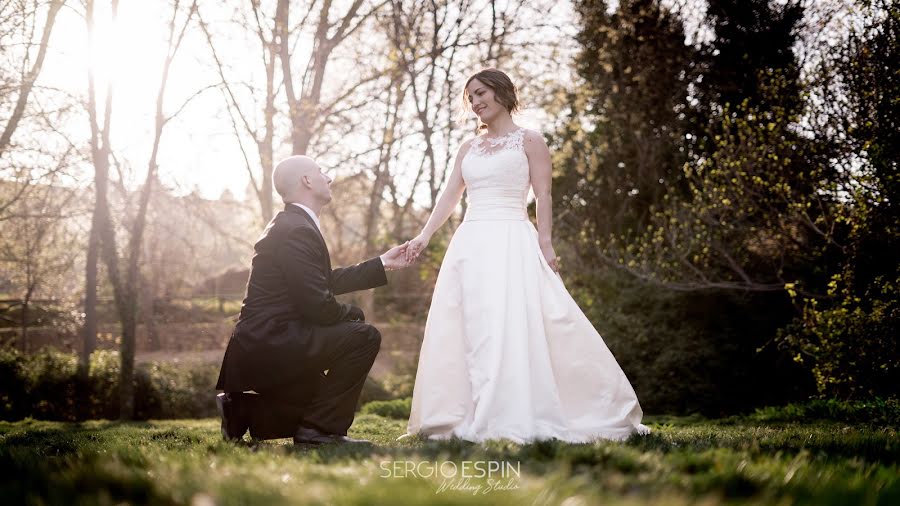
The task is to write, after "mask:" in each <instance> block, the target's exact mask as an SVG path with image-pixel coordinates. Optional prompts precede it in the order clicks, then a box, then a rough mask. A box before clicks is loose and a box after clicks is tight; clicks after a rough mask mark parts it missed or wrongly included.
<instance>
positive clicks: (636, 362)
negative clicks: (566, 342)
mask: <svg viewBox="0 0 900 506" xmlns="http://www.w3.org/2000/svg"><path fill="white" fill-rule="evenodd" d="M566 285H567V286H568V287H569V289H570V291H571V293H572V295H573V296H574V297H575V298H576V300H577V301H578V303H579V306H580V307H581V308H582V309H583V310H584V311H585V314H586V315H587V316H588V318H589V319H590V320H591V321H593V322H596V323H595V327H596V328H597V330H598V331H599V332H600V334H601V335H602V336H603V340H604V341H605V342H606V344H607V346H609V348H610V350H611V351H612V353H613V355H614V356H615V357H616V360H617V361H618V363H619V365H621V366H622V368H623V370H624V371H625V373H626V375H627V376H628V379H629V381H630V382H631V384H632V385H633V386H634V389H635V391H636V393H637V395H638V399H640V401H641V407H642V408H643V409H644V413H648V414H658V413H670V414H676V413H695V412H699V413H704V414H706V415H710V416H721V415H724V414H732V413H739V412H744V411H746V410H747V409H749V408H751V407H753V406H759V405H764V404H782V403H786V402H790V401H792V400H797V399H803V398H806V397H807V396H808V395H810V394H811V393H813V392H814V386H813V385H812V382H811V381H810V380H809V379H808V378H807V377H806V375H805V374H804V371H803V370H802V368H801V367H800V366H798V365H797V364H794V363H792V362H791V361H790V360H789V359H788V357H786V356H784V354H782V353H779V352H778V350H776V349H774V347H772V346H768V347H767V346H765V344H766V343H767V341H768V340H769V339H770V336H771V335H772V334H774V333H775V331H776V330H777V329H778V327H779V326H780V325H783V324H785V323H786V322H788V321H790V319H791V316H792V308H791V306H790V304H789V300H787V297H784V298H783V299H777V298H774V297H769V296H768V294H734V293H728V292H719V291H712V292H676V291H665V290H659V288H658V287H656V286H654V285H651V284H646V283H636V282H635V281H634V279H633V278H631V277H630V276H628V275H627V274H625V273H623V272H621V271H600V270H598V271H594V272H586V271H581V272H578V273H567V274H566ZM750 311H759V312H760V314H763V315H765V317H760V318H752V319H748V318H746V316H745V315H746V314H747V313H748V312H750ZM758 348H763V349H762V350H761V351H759V352H757V349H758Z"/></svg>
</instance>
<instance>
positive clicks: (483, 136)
mask: <svg viewBox="0 0 900 506" xmlns="http://www.w3.org/2000/svg"><path fill="white" fill-rule="evenodd" d="M519 130H522V127H520V126H518V125H517V126H516V128H513V129H512V130H510V131H509V132H506V133H505V134H501V135H498V136H496V137H488V134H483V135H479V137H480V138H481V139H483V140H487V141H494V140H497V139H502V138H504V137H509V136H510V135H512V134H514V133H516V132H518V131H519Z"/></svg>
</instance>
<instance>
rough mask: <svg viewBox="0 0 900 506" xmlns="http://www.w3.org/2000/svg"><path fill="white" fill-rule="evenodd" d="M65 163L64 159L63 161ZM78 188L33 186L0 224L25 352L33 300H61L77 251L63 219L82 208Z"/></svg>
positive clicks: (0, 254) (0, 252)
mask: <svg viewBox="0 0 900 506" xmlns="http://www.w3.org/2000/svg"><path fill="white" fill-rule="evenodd" d="M67 161H68V157H67V156H66V157H63V158H62V161H61V163H62V164H64V163H65V162H67ZM80 194H81V192H80V191H79V190H76V189H72V188H66V187H63V186H59V185H54V184H52V182H50V183H39V184H34V185H33V187H32V190H31V191H30V192H28V194H26V196H25V197H23V198H21V199H19V200H17V201H16V203H15V204H14V205H13V206H12V209H11V212H10V214H11V216H10V217H9V219H7V220H4V221H3V222H0V237H2V241H0V261H2V262H3V263H5V264H6V265H7V266H8V267H9V269H8V272H9V273H10V276H9V277H10V278H11V279H12V280H13V282H14V284H15V286H16V287H17V288H18V290H17V291H18V292H19V293H20V294H21V295H20V300H21V312H20V325H19V327H20V336H21V337H20V341H19V346H20V348H21V350H22V352H23V353H28V352H30V351H32V350H31V346H30V341H29V336H28V329H29V327H30V326H31V324H32V315H31V309H32V307H31V306H32V302H33V300H34V298H35V297H36V296H37V295H38V294H44V295H45V298H46V299H55V300H62V299H64V298H65V296H66V295H67V293H65V285H66V284H67V283H65V282H64V281H63V279H64V278H66V277H68V278H71V273H72V271H73V270H74V264H75V260H76V257H77V256H78V255H79V254H80V248H79V247H78V246H79V241H78V238H77V236H76V235H75V230H74V227H72V226H71V224H70V223H67V221H68V219H69V218H70V217H72V216H77V215H78V214H79V212H80V211H81V209H79V207H78V205H77V202H78V201H77V198H78V197H79V196H80Z"/></svg>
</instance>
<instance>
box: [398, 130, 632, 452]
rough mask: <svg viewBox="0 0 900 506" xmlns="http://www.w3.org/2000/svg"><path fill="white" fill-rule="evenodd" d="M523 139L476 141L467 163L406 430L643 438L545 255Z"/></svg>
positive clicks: (627, 389)
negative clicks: (460, 208) (530, 207)
mask: <svg viewBox="0 0 900 506" xmlns="http://www.w3.org/2000/svg"><path fill="white" fill-rule="evenodd" d="M524 136H525V130H524V129H521V128H519V129H517V130H515V131H513V132H510V133H509V134H507V135H505V136H502V137H499V138H494V139H485V138H482V137H477V138H475V139H474V140H473V141H472V143H471V145H470V148H469V151H468V153H466V155H465V157H464V158H463V161H462V165H461V169H462V176H463V179H464V181H465V183H466V188H467V194H468V196H467V203H468V207H467V211H466V215H465V218H464V220H463V222H462V223H461V224H460V226H459V227H458V228H457V230H456V231H455V233H454V235H453V238H452V239H451V241H450V244H449V246H448V247H447V252H446V254H445V256H444V260H443V263H442V264H441V268H440V271H439V273H438V278H437V282H436V284H435V288H434V295H433V297H432V301H431V309H430V310H429V312H428V320H427V322H426V324H425V337H424V340H423V342H422V348H421V352H420V354H419V364H418V371H417V373H416V383H415V387H414V391H413V399H412V411H411V413H410V418H409V422H408V426H407V432H408V434H420V435H424V436H427V437H429V438H431V439H446V438H451V437H458V438H461V439H465V440H469V441H475V442H481V441H484V440H489V439H501V438H505V439H509V440H512V441H515V442H517V443H526V442H530V441H535V440H544V439H552V438H556V439H559V440H563V441H569V442H587V441H591V440H594V439H598V438H603V439H616V440H621V439H625V438H627V437H628V436H630V435H631V434H633V433H636V432H637V433H642V434H643V433H648V432H649V429H648V428H647V427H645V426H644V425H642V424H641V417H642V416H643V413H642V411H641V407H640V404H639V403H638V400H637V396H636V395H635V393H634V389H633V388H632V387H631V384H630V383H629V382H628V378H626V377H625V374H624V372H623V371H622V369H621V368H620V367H619V364H618V363H617V362H616V360H615V358H614V357H613V355H612V353H610V351H609V349H608V348H607V347H606V344H605V343H604V342H603V339H602V338H601V337H600V335H599V334H598V333H597V331H596V330H595V329H594V327H593V325H592V324H591V322H590V321H589V320H588V319H587V317H586V316H585V315H584V313H582V311H581V309H579V307H578V305H577V304H576V303H575V301H574V300H573V299H572V297H571V296H570V295H569V293H568V291H567V290H566V287H565V286H564V285H563V282H562V279H561V278H560V277H559V275H558V274H556V273H555V272H554V271H553V269H552V268H551V267H550V265H549V264H548V263H547V261H546V259H545V258H544V256H543V254H542V253H541V249H540V246H539V245H538V234H537V230H536V229H535V227H534V225H532V223H531V221H530V220H529V218H528V214H527V211H526V199H527V197H528V191H529V188H530V185H531V181H530V177H529V167H528V158H527V157H526V155H525V151H524V146H523V141H524Z"/></svg>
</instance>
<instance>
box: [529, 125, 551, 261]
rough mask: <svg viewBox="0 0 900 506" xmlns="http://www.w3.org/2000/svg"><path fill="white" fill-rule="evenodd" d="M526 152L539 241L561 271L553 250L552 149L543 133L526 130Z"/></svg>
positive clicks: (545, 256) (547, 256)
mask: <svg viewBox="0 0 900 506" xmlns="http://www.w3.org/2000/svg"><path fill="white" fill-rule="evenodd" d="M525 154H526V155H527V156H528V170H529V172H530V175H531V188H532V189H533V190H534V199H535V204H536V207H537V210H536V213H535V214H536V215H537V222H538V223H537V231H538V242H539V243H540V245H541V252H543V253H544V258H545V259H546V260H547V263H549V264H550V267H552V268H553V270H554V271H557V272H558V271H559V259H557V258H556V252H555V251H554V250H553V197H552V196H551V191H550V190H551V184H552V183H551V181H552V172H553V170H552V164H551V163H550V149H549V148H548V147H547V143H546V142H544V139H543V138H542V137H541V134H539V133H537V132H533V131H531V130H526V131H525Z"/></svg>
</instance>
